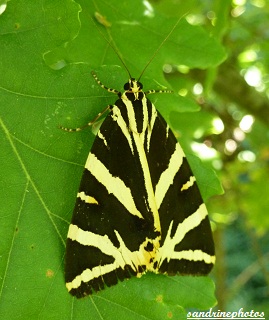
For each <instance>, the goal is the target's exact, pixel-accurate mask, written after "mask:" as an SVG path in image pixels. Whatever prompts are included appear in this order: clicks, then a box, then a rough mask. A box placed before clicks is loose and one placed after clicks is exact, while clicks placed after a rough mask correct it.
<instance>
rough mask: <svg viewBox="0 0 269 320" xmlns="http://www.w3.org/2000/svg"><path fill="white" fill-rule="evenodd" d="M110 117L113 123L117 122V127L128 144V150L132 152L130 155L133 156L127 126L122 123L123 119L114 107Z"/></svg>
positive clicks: (118, 110)
mask: <svg viewBox="0 0 269 320" xmlns="http://www.w3.org/2000/svg"><path fill="white" fill-rule="evenodd" d="M111 117H112V119H113V120H114V121H116V122H117V124H118V126H119V127H120V129H121V131H122V133H123V135H124V136H125V138H126V140H127V142H128V144H129V147H130V149H131V151H132V154H133V153H134V149H133V144H132V139H131V135H130V131H129V129H128V126H127V124H126V122H125V121H124V119H123V117H122V115H121V112H120V109H119V108H118V107H117V106H116V105H114V106H113V109H112V114H111Z"/></svg>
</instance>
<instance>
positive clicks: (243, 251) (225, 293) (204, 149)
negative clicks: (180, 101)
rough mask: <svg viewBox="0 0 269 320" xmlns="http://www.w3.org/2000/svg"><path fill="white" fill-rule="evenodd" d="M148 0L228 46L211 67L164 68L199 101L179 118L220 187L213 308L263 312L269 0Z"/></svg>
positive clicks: (267, 272)
mask: <svg viewBox="0 0 269 320" xmlns="http://www.w3.org/2000/svg"><path fill="white" fill-rule="evenodd" d="M151 3H153V4H154V6H155V7H156V8H157V9H158V10H161V11H163V12H165V13H166V14H169V15H171V14H173V12H174V13H175V12H177V13H178V10H182V14H187V20H188V21H189V22H190V23H192V24H196V25H200V26H202V27H203V28H205V29H206V30H207V31H208V32H209V33H210V34H212V36H213V37H215V38H217V39H218V40H219V41H220V42H221V43H222V44H223V46H224V47H225V48H226V52H227V59H226V60H225V61H224V62H223V63H222V64H221V65H219V66H218V67H216V68H214V69H207V70H198V69H194V70H189V69H188V68H185V66H165V71H166V72H167V74H166V77H167V79H169V81H170V82H172V83H173V86H174V87H177V90H178V92H179V94H181V95H183V96H194V97H195V99H196V101H197V102H198V103H199V104H200V106H201V112H199V113H197V114H195V115H193V114H192V115H191V116H188V115H185V114H184V115H183V119H182V122H183V123H186V121H189V122H193V121H197V123H199V125H198V126H197V130H196V131H195V132H193V137H194V138H195V139H194V141H195V142H194V143H192V145H191V147H192V150H193V151H195V152H197V153H198V154H199V157H200V158H201V159H203V160H204V161H208V162H210V163H211V164H212V166H213V167H214V169H215V170H216V172H217V174H218V176H219V178H220V179H221V181H222V184H223V188H224V191H225V193H224V195H221V196H216V197H214V198H213V199H212V198H211V201H209V204H208V206H209V212H210V216H211V218H212V220H213V225H214V229H215V231H214V233H215V242H216V251H217V264H216V268H215V271H214V277H215V280H216V294H217V299H218V301H219V303H218V305H217V307H216V308H217V309H221V310H236V309H237V308H238V309H239V308H241V307H244V308H245V310H247V309H248V310H251V309H255V310H257V311H258V310H260V311H267V313H268V312H269V307H268V305H269V304H268V302H269V289H268V285H269V234H268V229H269V126H268V124H269V101H268V94H269V82H268V80H269V78H268V68H269V41H268V40H269V2H268V1H265V0H233V1H229V0H224V1H197V0H191V1H188V2H185V1H172V0H163V1H151ZM181 117H182V116H181ZM208 122H210V123H211V127H210V129H209V126H208ZM179 134H180V133H179Z"/></svg>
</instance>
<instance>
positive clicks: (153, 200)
mask: <svg viewBox="0 0 269 320" xmlns="http://www.w3.org/2000/svg"><path fill="white" fill-rule="evenodd" d="M130 81H134V80H130ZM135 85H136V84H135ZM214 262H215V256H214V244H213V240H212V233H211V229H210V223H209V219H208V215H207V210H206V207H205V205H204V203H203V200H202V198H201V195H200V192H199V189H198V186H197V183H196V180H195V177H194V176H193V174H192V172H191V169H190V167H189V165H188V162H187V160H186V157H185V155H184V153H183V151H182V149H181V147H180V145H179V143H178V142H177V140H176V138H175V136H174V134H173V133H172V131H171V130H170V129H169V127H168V125H167V123H166V122H165V120H164V119H163V118H162V116H161V115H160V114H159V112H158V111H157V110H156V109H155V107H154V105H153V104H152V103H151V102H150V101H149V99H148V98H147V97H146V95H145V93H144V92H143V91H141V90H139V91H138V92H135V93H134V92H133V91H131V90H129V91H125V92H124V94H123V95H122V96H121V97H120V99H118V100H117V101H116V103H115V105H113V106H112V107H111V112H110V114H109V115H108V116H107V118H106V119H105V120H104V122H103V124H102V126H101V128H100V130H99V132H98V134H97V136H96V139H95V141H94V144H93V146H92V149H91V152H90V154H89V156H88V159H87V162H86V165H85V170H84V173H83V177H82V180H81V185H80V189H79V192H78V195H77V201H76V205H75V210H74V214H73V218H72V221H71V224H70V227H69V232H68V237H67V247H66V267H65V268H66V270H65V277H66V286H67V289H68V291H69V292H70V293H71V294H72V295H75V296H77V297H78V298H80V297H83V296H86V295H88V294H91V293H93V292H94V291H99V290H101V289H103V288H104V287H105V286H111V285H114V284H116V283H117V282H118V280H121V281H122V280H123V279H126V278H130V277H131V276H132V275H136V276H140V275H141V274H143V273H144V272H146V271H152V272H155V273H167V274H168V275H174V274H184V275H185V274H191V275H205V274H207V273H209V272H210V270H211V268H212V267H213V264H214Z"/></svg>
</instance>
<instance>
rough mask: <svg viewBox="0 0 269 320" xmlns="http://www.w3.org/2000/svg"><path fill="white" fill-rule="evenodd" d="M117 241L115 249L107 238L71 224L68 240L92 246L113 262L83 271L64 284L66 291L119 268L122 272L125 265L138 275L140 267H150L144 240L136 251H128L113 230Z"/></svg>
mask: <svg viewBox="0 0 269 320" xmlns="http://www.w3.org/2000/svg"><path fill="white" fill-rule="evenodd" d="M114 232H115V234H116V236H117V238H118V241H119V244H120V246H119V248H118V247H115V246H114V245H113V243H112V242H111V241H110V240H109V238H108V236H106V235H105V236H100V235H98V234H95V233H92V232H90V231H84V230H82V229H80V228H79V227H78V226H76V225H73V224H71V225H70V227H69V231H68V238H69V239H71V240H74V241H77V242H79V243H80V244H82V245H84V246H93V247H96V248H98V249H99V250H101V251H102V252H103V253H104V254H106V255H108V256H112V257H113V258H114V259H115V261H114V262H113V263H111V264H106V265H103V266H102V265H100V266H96V267H94V268H92V269H86V270H84V271H83V272H82V273H81V274H80V275H77V276H76V277H75V278H74V279H73V280H72V281H71V282H68V283H66V287H67V289H68V291H70V290H72V289H76V288H78V287H79V286H80V285H81V282H88V281H91V280H93V279H94V278H98V277H100V276H104V275H105V274H107V273H109V272H111V271H114V270H116V269H117V268H121V269H123V270H124V268H125V266H126V265H129V266H130V267H131V268H132V269H133V270H134V271H135V272H137V273H138V269H139V267H140V266H145V267H146V268H147V267H148V266H149V265H150V259H151V254H150V252H147V251H145V249H144V248H145V244H146V243H147V242H148V239H146V240H145V241H144V242H143V243H142V244H141V245H140V246H139V250H137V251H130V250H129V249H128V248H127V247H126V245H125V243H124V241H123V239H122V237H121V236H120V234H119V233H118V232H117V231H116V230H114Z"/></svg>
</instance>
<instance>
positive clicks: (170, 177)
mask: <svg viewBox="0 0 269 320" xmlns="http://www.w3.org/2000/svg"><path fill="white" fill-rule="evenodd" d="M184 157H185V155H184V152H183V150H182V148H181V147H180V145H179V143H177V144H176V148H175V151H174V153H173V154H172V156H171V158H170V161H169V165H168V168H167V169H166V170H165V171H163V172H162V174H161V176H160V179H159V181H158V183H157V185H156V190H155V198H156V201H157V207H158V209H159V208H160V206H161V204H162V202H163V199H164V197H165V195H166V193H167V191H168V189H169V187H170V185H171V184H173V181H174V178H175V175H176V174H177V172H178V170H179V168H180V166H181V165H182V162H183V158H184Z"/></svg>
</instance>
